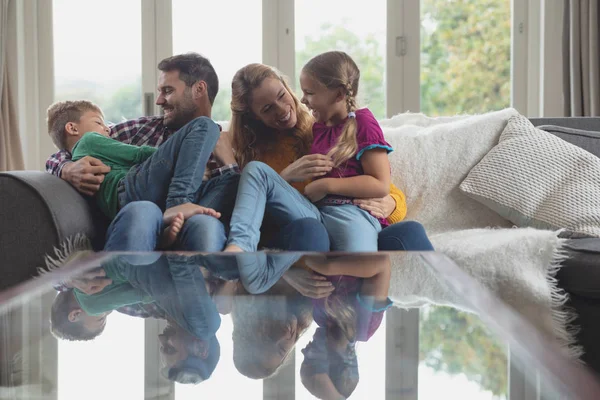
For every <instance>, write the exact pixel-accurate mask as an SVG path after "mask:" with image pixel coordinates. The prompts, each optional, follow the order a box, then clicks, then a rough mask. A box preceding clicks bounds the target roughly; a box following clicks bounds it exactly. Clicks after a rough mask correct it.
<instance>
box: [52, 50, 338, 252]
mask: <svg viewBox="0 0 600 400" xmlns="http://www.w3.org/2000/svg"><path fill="white" fill-rule="evenodd" d="M158 69H159V70H160V75H159V79H158V98H157V99H156V104H157V105H158V106H160V107H161V108H162V109H163V111H164V116H156V117H142V118H138V119H136V120H131V121H125V122H122V123H119V124H117V125H114V126H113V127H111V132H110V136H111V137H113V138H115V139H117V140H120V141H122V142H124V143H129V144H133V145H148V146H160V145H161V144H162V143H163V142H164V141H165V140H167V139H168V138H169V137H170V136H171V135H172V134H173V133H174V132H175V131H176V130H177V129H179V128H181V127H182V126H183V125H185V124H186V123H188V122H190V121H191V120H193V119H194V118H197V117H201V116H206V117H210V116H211V111H212V105H213V103H214V99H215V97H216V95H217V93H218V90H219V81H218V77H217V74H216V72H215V70H214V68H213V66H212V65H211V63H210V61H209V60H208V59H206V58H205V57H203V56H201V55H199V54H197V53H187V54H182V55H176V56H172V57H169V58H166V59H164V60H162V61H161V62H160V63H159V64H158ZM70 157H71V155H70V154H69V153H68V152H65V151H62V152H59V153H56V154H54V155H52V156H51V157H50V158H49V159H48V161H47V163H46V169H47V171H48V172H50V173H52V174H54V175H57V176H59V177H60V178H62V179H64V180H66V181H67V182H69V183H70V184H71V185H73V186H74V187H75V188H76V189H77V190H78V191H79V192H81V193H82V194H85V195H88V196H91V195H93V194H94V193H96V192H97V191H98V189H99V187H100V183H102V181H103V179H104V175H105V174H106V173H108V171H110V169H109V167H107V166H106V165H104V164H103V163H102V162H101V161H99V160H97V159H94V158H93V157H84V158H82V159H81V160H78V161H76V162H71V161H70ZM238 172H239V169H238V166H237V164H236V161H235V157H234V155H233V151H232V146H231V139H230V138H229V136H228V135H227V134H226V133H222V134H221V137H220V139H219V141H218V143H217V145H216V147H215V150H214V152H213V155H212V157H211V159H210V160H209V162H208V165H207V176H206V177H205V178H207V179H209V180H210V184H214V185H229V184H230V182H231V180H232V179H235V178H232V175H235V176H237V175H238ZM229 186H230V185H229ZM235 195H236V192H235V190H233V189H232V190H231V195H230V196H229V199H230V202H229V203H228V204H223V205H221V208H223V209H225V208H227V209H228V213H224V212H221V213H222V214H230V213H231V211H232V209H233V205H234V203H235ZM222 219H224V220H225V221H226V223H227V219H226V218H223V217H222ZM161 229H162V211H161V210H160V209H159V208H158V207H157V206H156V205H155V204H153V203H150V202H134V203H130V204H128V205H127V206H125V207H123V208H122V209H121V210H120V211H119V213H118V214H117V216H116V217H115V219H114V220H113V221H112V223H111V225H110V227H109V229H108V231H107V240H106V244H105V247H104V249H105V250H107V251H119V250H120V251H152V250H154V249H155V248H156V245H157V243H158V242H157V241H158V238H159V235H160V233H161ZM281 232H282V235H280V237H279V239H280V240H279V241H278V243H275V244H273V247H279V248H282V249H286V250H299V251H300V250H306V251H328V250H329V238H328V236H327V233H326V231H325V229H324V228H323V226H322V224H315V223H314V221H312V220H310V221H309V220H300V221H296V222H295V223H293V224H290V225H289V226H286V227H284V228H283V229H282V231H281ZM226 240H227V237H226V225H224V224H223V222H221V221H219V220H217V219H216V218H214V217H210V216H207V215H195V216H193V217H191V218H189V219H188V220H186V221H185V223H184V226H183V228H182V230H181V232H180V234H179V237H178V240H177V242H176V243H175V245H174V248H175V249H177V250H184V251H205V252H217V251H221V250H223V247H224V245H225V242H226Z"/></svg>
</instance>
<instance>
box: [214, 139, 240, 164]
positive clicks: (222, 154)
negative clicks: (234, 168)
mask: <svg viewBox="0 0 600 400" xmlns="http://www.w3.org/2000/svg"><path fill="white" fill-rule="evenodd" d="M213 154H214V155H215V158H216V159H217V160H218V161H219V162H220V163H221V164H223V165H229V164H235V163H236V161H235V156H234V155H233V147H232V144H231V134H230V133H229V132H227V131H223V132H221V136H219V140H218V141H217V145H216V146H215V149H214V150H213Z"/></svg>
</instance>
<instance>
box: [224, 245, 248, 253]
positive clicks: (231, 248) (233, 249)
mask: <svg viewBox="0 0 600 400" xmlns="http://www.w3.org/2000/svg"><path fill="white" fill-rule="evenodd" d="M223 251H224V252H225V253H243V252H244V250H242V249H241V247H239V246H236V245H235V244H228V245H227V247H225V250H223Z"/></svg>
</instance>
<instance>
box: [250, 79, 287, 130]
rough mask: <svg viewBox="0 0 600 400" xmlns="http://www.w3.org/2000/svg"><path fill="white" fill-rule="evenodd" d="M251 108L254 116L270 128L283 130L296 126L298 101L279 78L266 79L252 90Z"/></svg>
mask: <svg viewBox="0 0 600 400" xmlns="http://www.w3.org/2000/svg"><path fill="white" fill-rule="evenodd" d="M250 109H251V110H252V113H253V114H254V116H255V117H256V118H257V119H258V120H259V121H261V122H262V123H263V124H265V125H266V126H268V127H269V128H272V129H275V130H279V131H283V130H289V129H292V128H294V127H295V126H296V122H297V116H296V111H297V110H296V103H294V99H293V98H292V95H291V94H290V93H289V92H288V91H287V89H286V88H285V86H283V83H282V82H281V81H280V80H279V79H277V78H267V79H265V80H264V81H263V82H262V83H261V85H260V86H259V87H257V88H256V89H254V90H253V91H252V104H250Z"/></svg>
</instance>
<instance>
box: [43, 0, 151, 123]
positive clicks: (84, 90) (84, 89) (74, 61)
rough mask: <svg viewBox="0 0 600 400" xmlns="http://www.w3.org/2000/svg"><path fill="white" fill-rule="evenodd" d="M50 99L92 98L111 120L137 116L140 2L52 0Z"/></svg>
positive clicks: (139, 81)
mask: <svg viewBox="0 0 600 400" xmlns="http://www.w3.org/2000/svg"><path fill="white" fill-rule="evenodd" d="M53 18H54V21H53V26H54V73H55V80H54V85H55V91H54V93H55V96H54V97H55V100H57V101H58V100H82V99H85V100H91V101H93V102H95V103H96V104H98V105H99V106H100V108H102V110H103V111H104V114H105V118H106V120H107V121H110V122H119V121H121V120H123V119H130V118H136V117H139V116H140V115H141V114H142V81H141V78H142V70H141V68H142V30H141V0H127V1H123V0H104V1H102V2H93V3H91V2H89V1H81V0H54V3H53Z"/></svg>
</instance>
